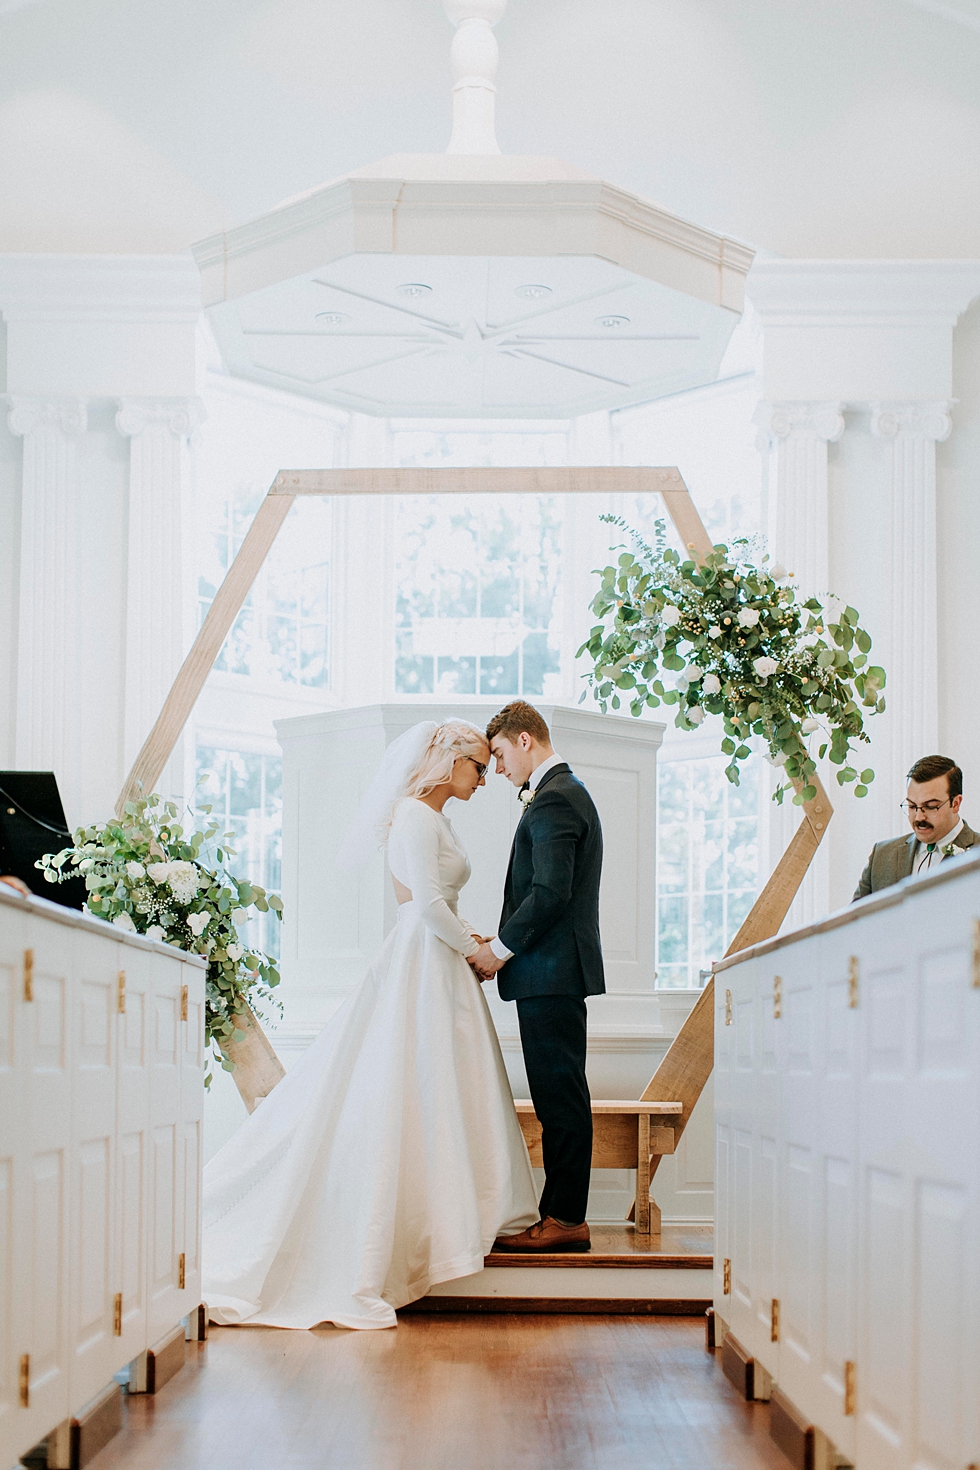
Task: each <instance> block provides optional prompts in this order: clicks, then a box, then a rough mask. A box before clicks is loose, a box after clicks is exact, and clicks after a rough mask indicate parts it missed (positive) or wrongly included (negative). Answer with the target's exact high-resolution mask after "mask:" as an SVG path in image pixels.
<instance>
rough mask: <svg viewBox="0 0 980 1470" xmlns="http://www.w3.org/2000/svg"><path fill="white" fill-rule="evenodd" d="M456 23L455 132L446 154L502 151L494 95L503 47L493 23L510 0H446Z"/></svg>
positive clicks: (452, 55) (454, 57)
mask: <svg viewBox="0 0 980 1470" xmlns="http://www.w3.org/2000/svg"><path fill="white" fill-rule="evenodd" d="M443 5H444V7H445V11H446V14H447V15H448V16H449V19H450V20H451V21H452V23H453V25H454V26H455V27H456V34H455V36H454V37H453V45H452V50H451V52H450V57H451V60H452V66H453V79H454V84H453V135H452V137H451V138H450V140H449V147H448V148H447V149H446V152H447V153H499V152H500V148H499V146H498V144H497V134H496V131H495V129H494V99H495V98H496V95H497V89H496V87H495V86H494V84H493V79H494V77H495V76H496V75H497V61H498V58H499V56H500V52H499V51H498V50H497V42H496V38H495V37H494V34H493V30H492V27H493V26H495V25H496V24H497V22H498V20H499V19H500V17H501V16H502V15H503V13H504V11H505V10H506V9H507V0H443Z"/></svg>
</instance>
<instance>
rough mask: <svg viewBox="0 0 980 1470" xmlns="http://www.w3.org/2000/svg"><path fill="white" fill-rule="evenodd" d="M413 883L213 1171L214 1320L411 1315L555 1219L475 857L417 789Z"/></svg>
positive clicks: (208, 1278)
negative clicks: (346, 987) (475, 958)
mask: <svg viewBox="0 0 980 1470" xmlns="http://www.w3.org/2000/svg"><path fill="white" fill-rule="evenodd" d="M388 861H389V867H390V869H391V872H392V874H393V875H394V876H395V877H396V878H397V879H398V880H399V882H401V883H403V884H404V885H405V887H406V888H408V889H409V890H410V891H411V893H412V901H411V902H410V903H405V904H403V905H402V906H401V907H400V909H399V911H398V922H397V924H396V926H395V928H394V930H393V931H392V933H391V934H390V935H389V936H388V938H387V940H386V941H385V943H384V946H383V948H382V950H381V953H380V954H379V955H378V957H377V959H376V960H375V962H374V963H373V964H372V966H371V967H370V969H369V970H368V972H367V974H366V975H365V977H364V980H363V981H362V983H361V985H360V986H359V988H358V989H357V991H356V992H355V993H354V994H353V995H352V996H351V997H350V999H349V1000H348V1001H347V1002H346V1003H345V1004H344V1006H343V1007H342V1009H341V1010H340V1011H339V1012H338V1013H337V1015H335V1016H334V1017H333V1018H332V1019H331V1020H330V1021H329V1022H328V1024H327V1025H326V1026H325V1027H324V1029H323V1030H322V1031H321V1033H320V1035H319V1036H318V1037H317V1039H316V1041H315V1042H314V1043H313V1045H312V1046H311V1047H310V1048H309V1050H308V1051H307V1052H305V1053H304V1054H303V1056H302V1057H301V1058H300V1059H299V1060H298V1061H297V1062H296V1063H295V1064H294V1066H293V1067H292V1069H291V1070H290V1071H289V1072H288V1073H287V1074H286V1076H285V1077H284V1078H283V1080H282V1081H281V1082H280V1083H279V1084H278V1086H277V1087H276V1089H275V1091H274V1092H272V1093H270V1094H269V1096H268V1097H267V1098H266V1099H265V1100H264V1101H263V1102H261V1103H260V1104H259V1106H258V1108H257V1109H256V1111H255V1112H254V1113H252V1115H251V1116H250V1117H249V1118H248V1119H247V1120H246V1122H245V1123H243V1125H242V1127H241V1128H240V1129H239V1131H238V1132H237V1133H236V1134H235V1136H234V1137H233V1138H232V1139H231V1140H230V1141H229V1142H228V1143H227V1144H225V1146H224V1148H223V1149H221V1151H220V1152H219V1153H218V1154H216V1156H215V1157H214V1158H213V1159H212V1160H211V1161H210V1163H209V1164H208V1166H207V1168H206V1169H205V1174H204V1285H203V1296H204V1300H205V1301H206V1302H207V1303H208V1306H209V1308H210V1315H211V1320H212V1322H219V1323H241V1322H248V1323H261V1324H264V1325H266V1326H272V1327H314V1326H316V1324H317V1323H319V1322H332V1323H335V1324H336V1325H337V1326H338V1327H362V1328H363V1327H367V1328H370V1327H393V1326H394V1325H395V1308H396V1307H401V1306H405V1305H406V1304H407V1303H408V1302H411V1301H415V1300H416V1299H417V1298H418V1297H421V1296H424V1295H425V1293H426V1292H427V1291H428V1289H429V1287H430V1286H433V1285H435V1284H436V1283H437V1282H440V1281H452V1280H454V1279H455V1278H457V1277H460V1276H469V1275H472V1274H473V1273H474V1272H476V1271H479V1270H481V1269H482V1267H483V1257H484V1255H485V1254H486V1252H487V1251H488V1250H489V1249H490V1247H491V1246H492V1244H493V1240H494V1237H495V1236H496V1235H498V1234H499V1233H500V1232H501V1231H504V1232H508V1231H510V1232H513V1231H515V1230H519V1229H523V1228H524V1227H525V1226H527V1225H530V1224H533V1222H534V1221H535V1220H537V1218H538V1210H537V1205H536V1197H535V1190H534V1185H533V1180H532V1175H531V1166H530V1162H529V1160H528V1155H527V1149H526V1147H525V1144H524V1139H523V1136H522V1133H521V1128H520V1124H519V1122H518V1120H517V1115H516V1113H515V1111H514V1104H513V1100H512V1098H511V1091H510V1086H509V1084H508V1081H507V1074H506V1072H505V1070H504V1064H503V1058H502V1057H501V1054H500V1045H499V1043H498V1041H497V1035H496V1032H495V1030H494V1026H493V1021H492V1020H491V1017H490V1011H489V1008H488V1006H487V1002H486V999H485V997H484V994H483V990H482V988H481V986H480V983H479V981H478V979H477V977H476V975H475V974H474V972H473V971H472V969H471V968H470V966H469V965H468V964H467V963H466V960H465V958H464V956H465V955H467V954H473V953H474V952H475V950H476V944H475V941H474V940H473V937H472V934H471V933H470V930H469V928H468V927H467V925H466V924H465V923H464V922H463V921H462V920H461V919H460V918H459V917H458V916H457V913H456V902H457V897H458V894H459V890H460V889H461V888H462V886H463V884H464V883H465V882H466V881H467V879H468V878H469V876H470V865H469V862H468V861H467V858H466V854H465V853H464V852H463V851H462V850H461V848H460V846H459V843H458V842H457V840H456V835H455V833H454V832H453V829H452V826H451V825H450V823H449V820H448V818H447V817H445V816H443V815H441V814H440V813H439V812H436V811H434V810H433V808H431V807H429V806H427V805H426V804H425V803H424V802H421V801H417V800H415V799H412V798H408V799H404V800H402V801H400V802H399V803H398V804H397V805H396V806H395V810H394V816H393V820H392V826H391V834H390V839H389V845H388Z"/></svg>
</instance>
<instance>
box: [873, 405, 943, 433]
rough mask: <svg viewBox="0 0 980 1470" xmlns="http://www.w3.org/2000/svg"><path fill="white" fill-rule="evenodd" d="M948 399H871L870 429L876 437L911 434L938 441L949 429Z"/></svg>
mask: <svg viewBox="0 0 980 1470" xmlns="http://www.w3.org/2000/svg"><path fill="white" fill-rule="evenodd" d="M952 407H953V405H952V403H951V402H949V401H944V400H942V399H940V400H938V401H935V402H932V403H929V402H921V401H914V400H913V401H911V402H906V403H873V404H872V405H871V432H872V434H874V435H875V436H876V437H877V438H879V439H895V438H897V437H898V435H899V434H911V435H915V436H917V437H919V438H923V439H932V440H934V441H935V442H937V443H939V444H941V443H942V442H943V441H944V440H946V439H948V438H949V436H950V434H951V433H952V429H953V419H952V413H951V410H952Z"/></svg>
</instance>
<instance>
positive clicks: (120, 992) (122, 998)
mask: <svg viewBox="0 0 980 1470" xmlns="http://www.w3.org/2000/svg"><path fill="white" fill-rule="evenodd" d="M116 1010H117V1011H118V1012H119V1014H120V1015H121V1016H124V1015H125V1014H126V971H125V970H120V971H119V974H118V975H117V976H116Z"/></svg>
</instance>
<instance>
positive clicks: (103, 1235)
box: [68, 930, 121, 1404]
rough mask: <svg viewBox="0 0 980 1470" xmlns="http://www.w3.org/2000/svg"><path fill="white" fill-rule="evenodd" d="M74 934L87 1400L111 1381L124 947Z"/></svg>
mask: <svg viewBox="0 0 980 1470" xmlns="http://www.w3.org/2000/svg"><path fill="white" fill-rule="evenodd" d="M71 932H73V937H74V942H75V951H76V952H75V961H74V968H73V983H72V987H71V1000H72V1007H71V1019H70V1024H71V1033H72V1037H73V1042H74V1047H73V1058H72V1062H73V1066H72V1074H73V1075H72V1079H71V1086H72V1106H71V1121H72V1140H71V1184H70V1190H71V1194H70V1218H71V1227H70V1235H71V1252H72V1262H71V1282H72V1291H71V1298H70V1307H69V1324H68V1327H69V1362H70V1370H69V1376H70V1385H69V1386H70V1394H71V1400H72V1403H75V1404H78V1403H85V1402H86V1401H87V1400H88V1399H90V1398H93V1397H94V1396H95V1395H96V1394H97V1393H98V1392H99V1391H100V1390H101V1389H102V1388H104V1387H105V1385H106V1383H107V1382H108V1381H109V1380H110V1379H111V1377H112V1375H113V1372H114V1371H115V1367H116V1356H117V1351H118V1343H117V1342H116V1341H115V1340H114V1339H115V1338H116V1337H117V1336H118V1334H117V1333H116V1330H115V1328H116V1325H117V1320H118V1314H117V1313H116V1310H115V1301H114V1297H115V1281H116V1276H117V1272H118V1266H117V1250H118V1242H117V1230H116V1210H117V1201H116V1190H115V1175H116V1158H115V1154H116V1146H115V1138H116V1065H117V1056H116V1053H117V1025H116V1018H117V1016H118V1014H119V1005H120V985H119V972H120V949H121V946H120V945H119V944H118V943H117V941H116V940H115V939H113V938H112V937H111V935H106V936H105V937H103V936H101V935H97V934H86V933H84V932H81V933H80V932H79V931H77V930H75V931H71Z"/></svg>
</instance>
